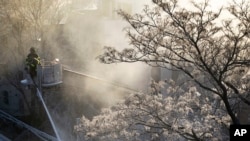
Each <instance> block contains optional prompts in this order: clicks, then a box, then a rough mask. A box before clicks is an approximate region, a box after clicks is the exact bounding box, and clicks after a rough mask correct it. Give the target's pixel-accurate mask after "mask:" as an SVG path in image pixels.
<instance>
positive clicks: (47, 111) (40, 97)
mask: <svg viewBox="0 0 250 141" xmlns="http://www.w3.org/2000/svg"><path fill="white" fill-rule="evenodd" d="M36 91H37V96H38V98H39V99H40V100H41V101H42V104H43V107H44V109H45V111H46V113H47V115H48V117H49V120H50V123H51V125H52V128H53V130H54V132H55V134H56V138H57V140H58V141H62V140H61V138H60V136H59V134H58V131H57V128H56V126H55V123H54V121H53V119H52V117H51V115H50V113H49V110H48V108H47V106H46V104H45V102H44V100H43V97H42V94H41V92H40V90H39V89H38V88H36Z"/></svg>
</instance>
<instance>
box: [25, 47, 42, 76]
mask: <svg viewBox="0 0 250 141" xmlns="http://www.w3.org/2000/svg"><path fill="white" fill-rule="evenodd" d="M39 64H40V58H39V56H38V55H37V53H36V51H35V48H34V47H31V48H30V53H29V54H28V56H27V58H26V66H27V70H28V72H29V74H30V76H31V78H32V79H33V78H34V77H35V76H36V75H37V74H36V68H37V65H39Z"/></svg>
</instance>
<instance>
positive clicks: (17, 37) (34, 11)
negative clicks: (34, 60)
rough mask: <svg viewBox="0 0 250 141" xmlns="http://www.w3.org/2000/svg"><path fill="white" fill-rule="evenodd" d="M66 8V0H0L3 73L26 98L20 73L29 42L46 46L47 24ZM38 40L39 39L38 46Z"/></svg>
mask: <svg viewBox="0 0 250 141" xmlns="http://www.w3.org/2000/svg"><path fill="white" fill-rule="evenodd" d="M67 12H68V3H67V1H61V0H11V1H6V0H0V20H1V22H0V25H1V29H0V30H1V33H0V41H1V45H0V51H1V54H0V60H1V62H0V63H4V64H6V65H5V67H6V71H5V72H6V73H5V74H4V77H5V78H6V79H7V80H8V82H9V84H10V85H13V86H14V87H15V88H16V89H17V90H18V91H20V92H21V93H22V94H23V96H24V99H25V100H26V98H25V94H24V92H23V90H22V87H21V85H20V80H21V79H23V78H22V76H21V75H20V74H22V71H24V64H25V57H26V56H27V53H28V50H29V48H30V47H31V46H35V47H36V48H39V47H43V46H45V43H46V42H48V40H49V39H48V38H46V36H48V31H49V30H51V29H50V28H49V27H51V26H54V25H58V24H59V23H60V21H61V20H62V18H64V17H65V16H66V13H67ZM45 34H46V35H45ZM38 42H42V43H41V45H40V46H39V45H38ZM41 50H42V49H41ZM42 51H44V52H46V53H47V52H48V51H47V50H42ZM44 54H45V53H44ZM2 61H3V62H2Z"/></svg>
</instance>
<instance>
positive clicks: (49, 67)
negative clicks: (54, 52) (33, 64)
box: [37, 59, 63, 87]
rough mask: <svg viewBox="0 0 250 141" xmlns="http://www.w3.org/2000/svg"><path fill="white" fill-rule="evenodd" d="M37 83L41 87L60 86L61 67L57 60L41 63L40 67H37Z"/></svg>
mask: <svg viewBox="0 0 250 141" xmlns="http://www.w3.org/2000/svg"><path fill="white" fill-rule="evenodd" d="M37 78H38V81H39V82H38V83H39V84H40V86H42V87H52V86H56V85H59V84H61V83H62V82H63V81H62V65H61V63H60V62H59V59H55V60H54V61H44V60H42V61H41V65H38V66H37Z"/></svg>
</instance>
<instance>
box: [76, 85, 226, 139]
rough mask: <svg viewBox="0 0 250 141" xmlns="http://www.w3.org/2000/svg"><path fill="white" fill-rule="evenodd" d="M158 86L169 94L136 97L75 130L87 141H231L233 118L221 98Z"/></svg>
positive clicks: (179, 88)
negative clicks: (229, 134)
mask: <svg viewBox="0 0 250 141" xmlns="http://www.w3.org/2000/svg"><path fill="white" fill-rule="evenodd" d="M166 84H167V85H166ZM154 85H155V86H156V87H157V88H160V87H161V88H164V87H167V89H166V90H167V91H168V93H169V94H168V95H167V96H164V95H162V94H160V93H158V95H153V91H152V93H151V94H143V93H133V94H131V95H130V96H128V97H127V98H125V100H124V101H122V102H120V103H118V104H117V105H115V106H113V107H111V108H106V109H103V110H102V112H101V113H100V115H98V116H95V117H94V118H93V119H92V120H89V119H87V118H85V117H84V116H83V117H82V118H81V119H80V122H79V124H78V125H76V126H75V130H76V131H77V133H78V135H79V136H80V137H82V138H85V139H86V140H142V141H146V140H157V141H161V140H197V141H200V140H214V139H215V140H216V139H219V140H228V139H229V138H228V137H229V136H228V127H229V124H230V117H229V116H228V114H227V113H226V112H225V111H224V110H223V108H224V105H223V103H220V100H219V97H216V96H215V97H206V98H205V97H202V94H201V93H200V92H199V91H198V90H197V89H196V87H195V86H193V84H191V83H189V84H185V86H184V85H182V86H178V85H176V84H175V83H174V82H173V81H170V82H167V81H166V82H160V83H159V84H156V83H154ZM188 87H189V88H188ZM183 88H186V89H183ZM158 90H159V89H158ZM203 94H204V93H203Z"/></svg>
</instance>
